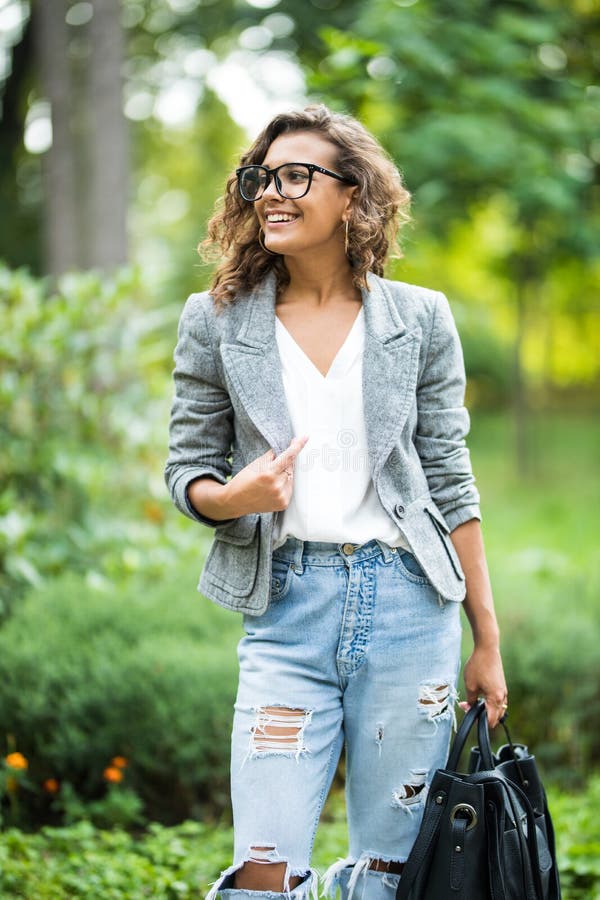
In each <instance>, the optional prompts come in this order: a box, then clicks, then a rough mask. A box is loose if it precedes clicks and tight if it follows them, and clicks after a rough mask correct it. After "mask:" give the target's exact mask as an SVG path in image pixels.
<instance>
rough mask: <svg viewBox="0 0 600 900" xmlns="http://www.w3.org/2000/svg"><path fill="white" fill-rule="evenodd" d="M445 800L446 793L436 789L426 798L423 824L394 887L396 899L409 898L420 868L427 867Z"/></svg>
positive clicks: (408, 899) (405, 899)
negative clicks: (432, 795) (434, 794)
mask: <svg viewBox="0 0 600 900" xmlns="http://www.w3.org/2000/svg"><path fill="white" fill-rule="evenodd" d="M432 800H433V802H431V801H432ZM447 800H448V795H447V794H446V792H445V791H438V792H437V794H436V796H435V799H433V798H432V797H431V795H430V796H429V797H428V798H427V807H426V811H425V816H424V817H423V825H422V827H421V829H420V831H419V833H418V835H417V839H416V841H415V843H414V846H413V848H412V850H411V851H410V855H409V857H408V859H407V861H406V863H405V865H404V868H403V870H402V874H401V876H400V881H399V883H398V887H397V889H396V900H410V897H411V891H412V888H413V886H414V883H415V880H416V878H417V876H418V875H419V873H420V871H421V869H423V868H425V869H427V868H428V867H429V860H430V859H431V856H432V855H433V851H434V849H435V839H436V838H437V836H438V832H439V830H440V824H441V819H442V814H443V812H444V810H445V809H446V803H447Z"/></svg>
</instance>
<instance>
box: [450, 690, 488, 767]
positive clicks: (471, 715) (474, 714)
mask: <svg viewBox="0 0 600 900" xmlns="http://www.w3.org/2000/svg"><path fill="white" fill-rule="evenodd" d="M482 713H485V700H479V701H478V702H477V703H474V704H473V706H471V707H470V709H468V710H467V713H466V715H465V717H464V719H463V720H462V722H461V723H460V727H459V729H458V731H457V732H456V734H455V736H454V740H453V742H452V747H451V749H450V753H449V754H448V762H447V763H446V769H447V770H448V771H449V772H456V771H457V769H458V763H459V762H460V755H461V753H462V752H463V750H464V747H465V744H466V742H467V738H468V737H469V732H470V731H471V728H472V727H473V725H474V724H475V722H476V721H477V719H478V718H479V717H480V716H481V714H482ZM484 718H485V716H484ZM489 743H490V739H489V734H488V746H489ZM490 755H491V750H490ZM485 765H486V768H493V767H491V766H490V767H488V765H487V762H486V764H485Z"/></svg>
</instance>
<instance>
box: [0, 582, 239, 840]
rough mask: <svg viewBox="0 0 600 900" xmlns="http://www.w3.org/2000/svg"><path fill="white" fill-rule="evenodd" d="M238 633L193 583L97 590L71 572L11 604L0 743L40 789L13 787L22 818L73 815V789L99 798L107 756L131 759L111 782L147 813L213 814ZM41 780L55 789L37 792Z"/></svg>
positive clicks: (0, 636)
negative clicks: (20, 758) (117, 781)
mask: <svg viewBox="0 0 600 900" xmlns="http://www.w3.org/2000/svg"><path fill="white" fill-rule="evenodd" d="M238 629H239V620H238V617H236V616H233V615H231V614H228V613H227V612H225V611H223V610H220V609H218V608H216V607H214V606H212V605H211V604H209V603H208V602H207V601H206V600H203V599H202V598H201V597H200V596H199V595H198V594H197V593H196V592H195V590H194V584H193V582H192V580H191V578H187V579H183V578H177V577H173V578H170V579H167V580H165V581H164V582H161V583H160V584H158V585H156V586H155V587H152V588H149V587H148V586H147V584H145V583H144V582H143V581H141V580H138V581H137V582H132V583H131V584H129V585H128V587H127V588H126V589H120V590H116V589H110V590H106V591H102V590H97V589H93V588H90V587H89V586H87V584H86V582H85V581H84V580H82V579H81V578H78V577H74V576H72V577H68V578H62V579H57V580H56V581H55V582H54V583H53V584H52V586H51V587H48V588H45V589H43V590H38V591H34V592H32V593H31V594H30V595H29V596H28V597H26V598H25V599H24V600H23V601H22V602H21V603H19V604H18V606H17V607H16V608H15V610H14V611H13V613H12V615H11V616H10V618H9V619H8V621H7V622H6V623H5V625H4V627H3V629H2V631H1V632H0V721H1V722H2V730H3V734H2V735H1V736H0V740H1V741H3V742H4V748H3V750H4V753H7V752H9V751H14V750H17V751H19V752H20V753H22V754H23V755H24V756H25V757H26V759H27V760H28V762H29V768H28V772H27V778H28V780H29V782H31V783H32V784H33V785H36V786H37V788H36V789H29V790H28V789H27V788H25V787H23V789H22V790H21V791H20V816H21V821H22V822H23V823H24V824H26V823H27V822H30V823H33V822H37V821H39V820H42V821H43V819H44V817H46V820H48V818H47V817H48V816H51V815H52V813H53V811H54V813H55V814H56V813H60V812H63V813H66V814H67V818H68V819H69V818H70V819H72V818H73V803H72V797H71V794H70V793H69V791H70V790H71V789H72V791H74V792H75V795H76V796H77V797H78V798H80V799H81V800H83V801H85V802H91V801H98V800H100V799H102V798H103V797H105V795H106V791H107V780H106V775H105V769H106V768H107V767H109V766H110V764H111V759H113V758H114V757H115V756H123V757H125V758H126V760H127V763H128V765H127V767H126V769H124V770H123V775H124V778H123V782H122V785H112V786H111V790H115V789H116V790H118V789H119V787H122V788H124V789H125V788H126V789H127V790H131V791H133V792H134V793H135V794H137V795H138V796H139V797H140V798H141V800H142V801H143V804H144V814H145V816H146V817H149V818H156V819H160V820H163V821H166V822H174V821H181V820H182V819H183V818H185V817H186V816H190V815H199V814H200V813H201V812H203V811H205V810H206V809H207V808H210V809H211V810H214V809H215V808H223V806H225V805H226V798H227V793H228V787H227V785H228V765H229V734H230V730H231V712H232V704H233V699H234V694H235V685H236V677H237V673H236V655H235V641H236V639H237V637H238ZM8 736H10V738H9V737H8ZM9 741H10V743H9ZM0 749H2V745H1V744H0ZM4 753H3V754H2V755H4ZM47 779H56V780H58V781H59V782H60V784H61V785H63V787H64V789H65V790H64V792H61V791H59V792H58V793H57V794H55V795H53V796H52V795H48V794H47V793H46V792H44V791H43V790H42V789H41V785H42V784H43V783H44V782H45V781H46V780H47ZM67 785H68V786H70V788H69V787H67ZM65 797H70V805H69V803H67V802H66V800H65V799H64V798H65ZM117 799H118V798H117ZM114 807H115V804H114V803H113V813H112V819H113V821H119V818H118V816H121V819H120V821H123V816H124V815H126V811H125V812H124V811H123V810H122V809H121V811H120V812H119V811H117V813H115V811H114ZM8 812H9V810H6V813H7V814H8ZM138 812H139V811H138ZM102 815H104V816H105V819H106V817H108V819H110V818H111V813H110V810H108V811H107V809H106V808H104V809H103V810H101V811H100V818H98V817H97V821H102V817H101V816H102Z"/></svg>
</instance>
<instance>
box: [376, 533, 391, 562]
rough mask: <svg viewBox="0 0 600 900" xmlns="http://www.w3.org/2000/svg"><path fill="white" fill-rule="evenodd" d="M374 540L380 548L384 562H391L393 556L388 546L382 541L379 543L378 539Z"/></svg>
mask: <svg viewBox="0 0 600 900" xmlns="http://www.w3.org/2000/svg"><path fill="white" fill-rule="evenodd" d="M375 540H376V541H377V543H378V544H379V546H380V548H381V552H382V554H383V560H384V562H386V563H389V562H391V561H392V559H393V558H394V554H393V553H392V551H391V549H390V547H388V545H387V544H386V543H384V542H383V541H380V540H379V538H375Z"/></svg>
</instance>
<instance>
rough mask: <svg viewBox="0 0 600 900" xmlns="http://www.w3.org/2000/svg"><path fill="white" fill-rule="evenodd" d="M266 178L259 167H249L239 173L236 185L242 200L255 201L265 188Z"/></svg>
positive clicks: (265, 174) (263, 171)
mask: <svg viewBox="0 0 600 900" xmlns="http://www.w3.org/2000/svg"><path fill="white" fill-rule="evenodd" d="M267 180H268V176H267V173H266V172H265V170H264V169H263V168H262V167H261V166H249V167H248V168H247V169H244V170H243V172H240V174H239V178H238V184H239V186H240V194H241V195H242V197H243V198H244V200H257V199H258V198H259V197H260V196H261V195H262V193H263V191H264V189H265V188H266V186H267Z"/></svg>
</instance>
